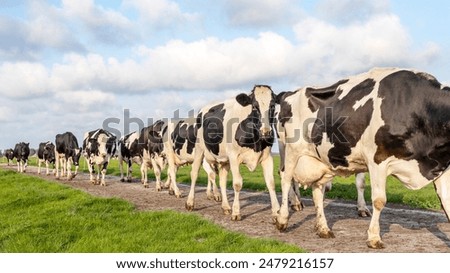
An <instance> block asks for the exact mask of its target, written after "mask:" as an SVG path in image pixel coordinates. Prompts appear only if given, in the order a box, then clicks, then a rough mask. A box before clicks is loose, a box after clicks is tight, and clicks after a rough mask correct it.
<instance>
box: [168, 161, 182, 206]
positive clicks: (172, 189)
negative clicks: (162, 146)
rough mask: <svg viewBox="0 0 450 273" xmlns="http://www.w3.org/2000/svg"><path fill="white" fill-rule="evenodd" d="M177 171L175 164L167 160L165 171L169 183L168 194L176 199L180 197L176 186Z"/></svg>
mask: <svg viewBox="0 0 450 273" xmlns="http://www.w3.org/2000/svg"><path fill="white" fill-rule="evenodd" d="M177 169H178V167H177V166H176V165H175V162H173V160H172V161H171V159H169V168H168V170H167V176H168V177H167V181H169V194H170V195H175V197H176V198H180V197H181V192H180V189H179V188H178V185H177Z"/></svg>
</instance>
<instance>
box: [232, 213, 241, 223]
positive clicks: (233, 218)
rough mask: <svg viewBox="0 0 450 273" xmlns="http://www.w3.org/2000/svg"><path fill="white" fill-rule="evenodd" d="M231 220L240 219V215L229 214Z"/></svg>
mask: <svg viewBox="0 0 450 273" xmlns="http://www.w3.org/2000/svg"><path fill="white" fill-rule="evenodd" d="M231 221H241V215H240V214H237V215H231Z"/></svg>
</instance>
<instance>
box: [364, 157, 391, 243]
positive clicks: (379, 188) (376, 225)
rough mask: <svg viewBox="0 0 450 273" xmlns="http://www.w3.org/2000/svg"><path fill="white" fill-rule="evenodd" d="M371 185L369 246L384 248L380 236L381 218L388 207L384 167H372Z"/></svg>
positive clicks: (370, 171) (370, 169) (370, 170)
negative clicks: (382, 212) (371, 210)
mask: <svg viewBox="0 0 450 273" xmlns="http://www.w3.org/2000/svg"><path fill="white" fill-rule="evenodd" d="M369 173H370V183H371V187H372V207H373V214H372V219H371V220H370V225H369V229H368V230H367V235H368V239H367V246H368V247H370V248H377V249H381V248H384V243H383V242H382V241H381V236H380V216H381V211H382V210H383V208H384V206H385V205H386V173H387V172H386V170H385V169H384V168H383V167H372V168H371V167H370V165H369Z"/></svg>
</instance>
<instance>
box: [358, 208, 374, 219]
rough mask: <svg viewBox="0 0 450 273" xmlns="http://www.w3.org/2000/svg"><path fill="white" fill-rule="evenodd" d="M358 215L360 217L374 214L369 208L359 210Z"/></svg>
mask: <svg viewBox="0 0 450 273" xmlns="http://www.w3.org/2000/svg"><path fill="white" fill-rule="evenodd" d="M358 216H359V217H370V216H372V213H370V211H369V210H368V209H365V210H358Z"/></svg>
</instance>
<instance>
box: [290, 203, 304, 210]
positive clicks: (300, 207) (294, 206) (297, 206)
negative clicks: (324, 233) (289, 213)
mask: <svg viewBox="0 0 450 273" xmlns="http://www.w3.org/2000/svg"><path fill="white" fill-rule="evenodd" d="M291 209H292V210H293V211H301V210H302V209H303V208H302V206H301V205H300V204H295V205H291Z"/></svg>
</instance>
